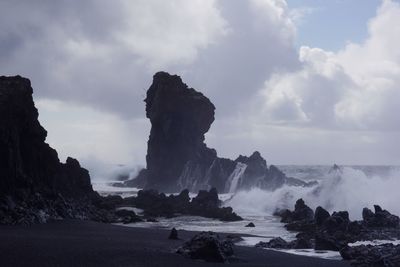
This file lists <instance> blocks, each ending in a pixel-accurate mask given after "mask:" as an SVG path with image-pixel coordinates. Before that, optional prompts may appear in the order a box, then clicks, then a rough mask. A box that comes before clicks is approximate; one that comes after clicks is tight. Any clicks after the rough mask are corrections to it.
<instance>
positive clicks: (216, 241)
mask: <svg viewBox="0 0 400 267" xmlns="http://www.w3.org/2000/svg"><path fill="white" fill-rule="evenodd" d="M233 248H234V244H233V242H232V240H230V239H222V238H221V237H220V236H219V235H218V234H216V233H214V232H201V233H199V234H197V235H195V236H194V237H193V238H192V239H191V240H189V241H188V242H185V243H184V244H183V245H182V246H181V247H180V248H178V250H177V253H179V254H182V255H184V256H186V257H188V258H191V259H201V260H205V261H208V262H221V263H223V262H227V261H228V260H229V258H230V257H232V256H233V254H234V249H233Z"/></svg>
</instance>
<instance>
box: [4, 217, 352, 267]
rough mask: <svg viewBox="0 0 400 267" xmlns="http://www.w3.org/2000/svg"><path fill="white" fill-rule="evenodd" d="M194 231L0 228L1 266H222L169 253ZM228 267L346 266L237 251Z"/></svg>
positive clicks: (61, 225)
mask: <svg viewBox="0 0 400 267" xmlns="http://www.w3.org/2000/svg"><path fill="white" fill-rule="evenodd" d="M193 234H194V232H187V231H179V235H180V238H182V240H177V241H174V240H168V239H167V237H168V235H169V231H167V230H156V229H144V228H130V227H123V226H115V225H110V224H102V223H96V222H90V221H75V220H64V221H56V222H51V223H47V224H40V225H32V226H1V227H0V259H1V266H4V267H6V266H160V267H161V266H221V264H212V263H206V262H202V261H194V260H191V259H187V258H184V257H183V256H181V255H177V254H175V253H174V249H175V248H177V247H178V246H179V245H180V244H182V243H183V242H184V240H188V239H190V238H191V237H192V236H193ZM235 254H236V257H237V259H236V260H234V261H233V262H231V263H230V264H228V265H233V266H291V267H293V266H332V267H333V266H349V264H348V263H347V262H344V261H333V260H324V259H318V258H312V257H304V256H296V255H290V254H286V253H282V252H276V251H269V250H263V249H257V248H248V247H236V249H235Z"/></svg>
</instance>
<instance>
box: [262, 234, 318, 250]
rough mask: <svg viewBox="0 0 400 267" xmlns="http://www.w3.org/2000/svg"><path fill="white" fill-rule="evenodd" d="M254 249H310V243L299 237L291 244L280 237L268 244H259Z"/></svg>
mask: <svg viewBox="0 0 400 267" xmlns="http://www.w3.org/2000/svg"><path fill="white" fill-rule="evenodd" d="M256 247H260V248H275V249H309V248H312V242H311V241H310V240H309V239H307V238H303V237H300V238H298V239H296V240H293V241H291V242H287V241H285V240H284V239H282V238H280V237H276V238H273V239H271V240H270V241H268V242H259V243H257V244H256Z"/></svg>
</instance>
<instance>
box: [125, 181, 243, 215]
mask: <svg viewBox="0 0 400 267" xmlns="http://www.w3.org/2000/svg"><path fill="white" fill-rule="evenodd" d="M123 204H124V205H129V206H134V207H136V208H139V209H143V210H144V214H145V216H150V217H167V218H170V217H176V216H179V215H193V216H202V217H206V218H214V219H219V220H221V221H240V220H242V218H241V217H240V216H238V215H237V214H236V213H234V212H233V210H232V208H231V207H221V201H220V200H219V199H218V192H217V190H216V189H215V188H212V189H211V190H210V191H205V190H201V191H199V193H198V195H197V196H196V197H194V198H193V199H192V200H191V199H190V197H189V191H188V190H183V191H182V192H181V193H180V194H179V195H172V194H171V195H169V196H166V195H165V194H164V193H159V192H158V191H156V190H140V191H139V192H138V195H137V196H136V197H129V198H126V199H124V201H123Z"/></svg>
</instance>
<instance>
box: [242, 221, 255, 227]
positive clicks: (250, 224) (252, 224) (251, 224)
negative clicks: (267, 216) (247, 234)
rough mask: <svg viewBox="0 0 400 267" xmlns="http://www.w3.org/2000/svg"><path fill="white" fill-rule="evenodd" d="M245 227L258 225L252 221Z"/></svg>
mask: <svg viewBox="0 0 400 267" xmlns="http://www.w3.org/2000/svg"><path fill="white" fill-rule="evenodd" d="M245 227H256V226H255V225H254V223H252V222H250V223H248V224H247V225H246V226H245Z"/></svg>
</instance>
